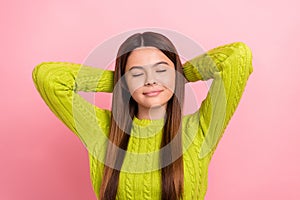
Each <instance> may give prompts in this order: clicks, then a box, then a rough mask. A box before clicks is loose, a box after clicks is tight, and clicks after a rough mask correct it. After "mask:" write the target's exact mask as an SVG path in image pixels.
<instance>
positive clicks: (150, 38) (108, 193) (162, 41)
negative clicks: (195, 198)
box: [100, 31, 184, 200]
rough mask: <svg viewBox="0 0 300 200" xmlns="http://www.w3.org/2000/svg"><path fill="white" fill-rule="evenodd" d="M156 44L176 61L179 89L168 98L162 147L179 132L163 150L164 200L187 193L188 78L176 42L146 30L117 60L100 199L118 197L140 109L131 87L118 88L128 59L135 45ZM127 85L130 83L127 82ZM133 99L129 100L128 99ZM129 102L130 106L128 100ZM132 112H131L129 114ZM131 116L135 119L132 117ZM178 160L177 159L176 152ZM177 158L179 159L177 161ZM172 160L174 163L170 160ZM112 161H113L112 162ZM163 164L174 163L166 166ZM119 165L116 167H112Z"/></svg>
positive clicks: (125, 44) (121, 50)
mask: <svg viewBox="0 0 300 200" xmlns="http://www.w3.org/2000/svg"><path fill="white" fill-rule="evenodd" d="M143 46H152V47H156V48H157V49H159V50H161V51H162V52H163V53H164V54H165V55H166V56H167V57H168V58H169V59H170V60H171V61H172V62H173V63H174V66H175V69H176V71H177V72H178V73H176V80H175V82H176V83H175V90H174V94H173V96H172V97H171V99H170V100H169V101H168V104H167V110H166V118H165V124H164V128H163V133H164V134H163V137H162V141H161V148H162V147H164V146H166V145H167V144H169V143H170V142H171V141H172V140H173V138H175V136H176V134H179V135H178V136H177V137H176V139H174V140H173V141H172V143H170V144H171V145H168V146H166V147H169V149H168V150H167V151H160V164H161V166H162V168H161V175H162V176H161V178H162V180H161V181H162V196H161V199H163V200H169V199H172V200H175V199H180V197H181V196H182V193H183V177H184V176H183V173H184V170H183V159H182V142H181V141H182V139H181V138H182V136H181V119H182V106H183V99H184V78H183V71H182V64H181V62H180V58H179V56H178V53H177V51H176V48H175V46H174V45H173V44H172V42H171V41H170V40H169V39H168V38H167V37H165V36H164V35H162V34H160V33H155V32H150V31H149V32H144V33H135V34H133V35H131V36H130V37H128V38H127V39H126V40H125V41H124V42H123V43H122V44H121V46H120V48H119V50H118V53H117V58H116V62H115V74H114V86H115V88H114V91H113V99H112V115H111V127H110V134H109V140H110V142H109V143H108V146H107V151H106V157H105V166H104V174H103V179H102V183H101V187H100V199H103V200H114V199H115V198H116V194H117V190H118V184H119V174H120V170H118V167H117V166H121V165H122V163H123V160H124V157H125V153H124V152H126V150H127V145H128V141H129V138H130V134H129V133H130V130H131V127H132V119H133V117H134V116H135V115H136V114H137V112H138V106H137V103H136V102H135V101H134V99H133V98H131V95H130V93H129V91H128V90H126V88H124V87H116V85H117V83H118V81H124V78H122V76H123V75H124V74H125V66H126V62H127V59H128V57H129V55H130V53H131V51H133V50H134V49H135V48H137V47H143ZM124 84H125V85H126V83H124ZM128 99H129V101H126V100H128ZM126 102H129V105H126V104H125V103H126ZM128 113H129V114H128ZM130 118H131V119H130ZM175 154H177V155H178V154H179V156H177V157H178V159H176V160H175V158H177V157H176V155H175ZM174 160H175V161H174ZM169 161H172V162H169ZM108 163H110V164H108ZM163 163H171V164H168V165H166V166H164V164H163ZM110 166H115V167H113V168H112V167H110Z"/></svg>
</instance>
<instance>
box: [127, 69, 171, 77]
mask: <svg viewBox="0 0 300 200" xmlns="http://www.w3.org/2000/svg"><path fill="white" fill-rule="evenodd" d="M165 71H167V70H166V69H162V70H157V71H156V72H165ZM141 75H143V73H141V74H133V75H132V76H133V77H138V76H141Z"/></svg>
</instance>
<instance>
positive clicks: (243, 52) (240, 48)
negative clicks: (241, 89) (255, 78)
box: [235, 42, 253, 75]
mask: <svg viewBox="0 0 300 200" xmlns="http://www.w3.org/2000/svg"><path fill="white" fill-rule="evenodd" d="M235 47H236V50H237V52H238V53H239V54H240V56H242V57H243V60H244V62H245V63H244V64H245V70H246V71H247V72H248V73H249V75H250V74H252V72H253V66H252V58H253V57H252V50H251V48H250V47H249V46H248V45H247V44H246V43H244V42H236V43H235Z"/></svg>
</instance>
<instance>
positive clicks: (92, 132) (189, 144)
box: [32, 42, 253, 200]
mask: <svg viewBox="0 0 300 200" xmlns="http://www.w3.org/2000/svg"><path fill="white" fill-rule="evenodd" d="M183 71H184V75H185V77H186V79H187V80H188V81H189V82H194V81H199V80H201V81H205V80H209V79H213V82H212V84H211V86H210V88H209V92H208V94H207V97H206V98H205V99H204V100H203V101H202V103H201V106H200V108H199V109H198V110H197V111H196V112H194V113H192V114H189V115H186V116H184V117H183V118H182V144H183V161H184V193H183V199H187V200H191V199H199V200H204V197H205V194H206V190H207V178H208V166H209V163H210V161H211V158H212V156H213V154H214V152H215V150H216V147H217V145H218V143H219V141H220V139H221V138H222V136H223V134H224V132H225V129H226V127H227V125H228V123H229V121H230V119H231V117H232V115H233V113H234V112H235V111H236V108H237V106H238V104H239V102H240V99H241V97H242V94H243V91H244V89H245V87H246V83H247V80H248V78H249V76H250V74H251V73H252V72H253V67H252V53H251V50H250V48H249V47H248V46H247V45H246V44H245V43H243V42H234V43H230V44H225V45H222V46H219V47H216V48H214V49H211V50H209V51H207V52H206V53H204V54H201V55H199V56H197V57H195V58H193V59H191V60H189V61H187V62H186V63H184V64H183ZM32 78H33V81H34V84H35V87H36V89H37V90H38V92H39V93H40V95H41V97H42V98H43V100H44V101H45V103H46V104H47V106H48V107H49V108H50V110H51V111H52V112H53V113H54V114H55V115H56V116H57V117H58V118H59V119H60V120H61V121H62V122H63V123H64V124H65V125H66V126H67V127H68V128H69V129H70V130H71V131H72V132H73V133H74V134H76V135H77V136H78V138H79V139H80V140H81V141H82V143H83V145H84V146H85V147H86V148H87V150H88V155H89V161H90V162H89V164H90V177H91V181H92V185H93V189H94V191H95V195H96V197H97V198H98V199H99V189H100V185H101V180H102V175H103V174H102V173H103V169H104V164H103V161H104V158H105V151H106V141H107V136H108V134H109V127H110V117H111V112H110V111H109V110H105V109H102V108H99V107H97V106H95V105H93V104H92V103H90V102H88V101H87V100H86V99H84V98H83V97H82V96H80V95H79V93H78V92H79V91H84V92H112V91H113V80H114V72H113V71H110V70H103V69H101V68H94V67H92V66H86V65H81V64H76V63H70V62H43V63H40V64H39V65H37V66H36V67H35V68H34V69H33V71H32ZM163 125H164V121H163V119H161V120H146V119H138V118H136V117H135V118H134V119H133V124H132V129H131V137H130V139H129V143H128V148H127V152H126V155H125V158H124V162H123V165H122V168H121V172H120V177H119V186H118V192H117V197H116V199H118V200H121V199H122V200H123V199H128V200H129V199H146V200H147V199H151V200H156V199H157V200H158V199H160V197H161V170H160V169H159V149H160V142H161V139H162V128H163Z"/></svg>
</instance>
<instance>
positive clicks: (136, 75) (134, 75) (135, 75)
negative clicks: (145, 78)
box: [132, 73, 143, 77]
mask: <svg viewBox="0 0 300 200" xmlns="http://www.w3.org/2000/svg"><path fill="white" fill-rule="evenodd" d="M142 75H143V73H140V74H132V76H133V77H138V76H142Z"/></svg>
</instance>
